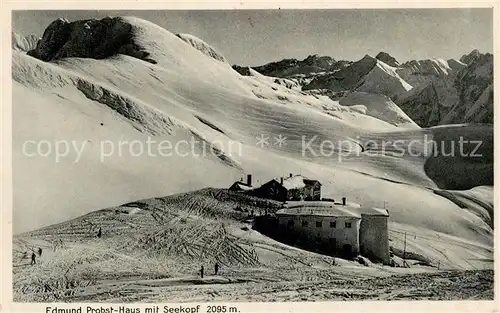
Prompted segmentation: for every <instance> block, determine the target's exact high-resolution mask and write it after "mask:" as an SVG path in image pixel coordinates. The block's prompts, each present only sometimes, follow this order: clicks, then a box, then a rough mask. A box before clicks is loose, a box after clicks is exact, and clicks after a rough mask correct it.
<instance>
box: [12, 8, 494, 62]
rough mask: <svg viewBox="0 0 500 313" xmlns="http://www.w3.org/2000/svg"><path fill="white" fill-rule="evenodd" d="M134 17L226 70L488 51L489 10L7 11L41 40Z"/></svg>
mask: <svg viewBox="0 0 500 313" xmlns="http://www.w3.org/2000/svg"><path fill="white" fill-rule="evenodd" d="M105 16H137V17H141V18H144V19H146V20H149V21H151V22H153V23H156V24H158V25H160V26H161V27H163V28H165V29H167V30H168V31H170V32H172V33H188V34H191V35H194V36H196V37H198V38H201V39H202V40H204V41H205V42H207V43H208V44H210V45H211V46H212V47H214V48H215V49H216V50H218V51H219V52H221V53H222V54H223V55H224V56H225V57H226V59H228V61H229V62H230V63H231V64H238V65H243V66H256V65H262V64H265V63H268V62H271V61H278V60H281V59H284V58H297V59H304V58H305V57H307V56H308V55H311V54H319V55H328V56H331V57H333V58H334V59H337V60H340V59H342V60H350V61H356V60H358V59H360V58H362V57H363V56H364V55H366V54H369V55H372V56H375V55H376V54H377V53H378V52H380V51H385V52H387V53H389V54H391V55H392V56H394V57H395V58H396V59H397V60H398V61H399V62H401V63H403V62H405V61H408V60H415V59H417V60H420V59H427V58H443V59H449V58H456V59H459V58H460V57H461V56H462V55H463V54H466V53H469V52H470V51H472V50H473V49H479V51H481V52H483V53H485V52H490V53H492V52H493V10H492V9H384V10H381V9H378V10H373V9H363V10H354V9H350V10H339V9H336V10H335V9H329V10H224V11H222V10H210V11H199V10H183V11H175V10H158V11H145V10H135V11H102V10H101V11H60V10H52V11H14V12H13V14H12V27H13V31H15V32H17V33H19V34H22V35H28V34H34V35H38V36H42V34H43V30H44V29H45V28H46V27H47V26H48V25H49V24H50V22H52V21H53V20H55V19H57V18H59V17H64V18H67V19H68V20H70V21H74V20H78V19H87V18H102V17H105Z"/></svg>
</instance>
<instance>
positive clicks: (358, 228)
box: [276, 201, 390, 264]
mask: <svg viewBox="0 0 500 313" xmlns="http://www.w3.org/2000/svg"><path fill="white" fill-rule="evenodd" d="M276 217H277V220H278V227H279V231H280V232H282V233H286V234H290V235H294V236H298V237H300V238H303V239H305V240H307V241H310V242H311V243H315V244H320V245H321V246H322V247H324V248H326V250H327V251H328V252H329V253H330V254H334V255H340V256H347V257H352V256H356V255H359V254H361V255H363V256H366V257H368V258H369V259H371V260H373V261H378V262H382V263H383V264H389V263H390V254H389V231H388V218H389V214H388V212H387V211H386V210H381V209H372V208H369V209H367V208H361V207H360V206H359V205H355V204H347V203H345V202H344V204H339V203H331V202H324V201H317V202H315V201H311V202H307V201H303V202H295V203H293V202H288V203H286V204H285V208H284V209H281V210H279V211H277V212H276Z"/></svg>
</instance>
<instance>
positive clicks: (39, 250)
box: [38, 248, 42, 256]
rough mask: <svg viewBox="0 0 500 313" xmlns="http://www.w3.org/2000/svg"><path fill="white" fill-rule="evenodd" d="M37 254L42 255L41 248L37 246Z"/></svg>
mask: <svg viewBox="0 0 500 313" xmlns="http://www.w3.org/2000/svg"><path fill="white" fill-rule="evenodd" d="M38 255H39V256H42V248H38Z"/></svg>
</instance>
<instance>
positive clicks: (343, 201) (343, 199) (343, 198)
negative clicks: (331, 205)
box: [342, 197, 346, 205]
mask: <svg viewBox="0 0 500 313" xmlns="http://www.w3.org/2000/svg"><path fill="white" fill-rule="evenodd" d="M345 202H346V198H345V197H342V205H345Z"/></svg>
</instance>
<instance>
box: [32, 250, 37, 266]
mask: <svg viewBox="0 0 500 313" xmlns="http://www.w3.org/2000/svg"><path fill="white" fill-rule="evenodd" d="M34 264H36V254H35V252H33V253H32V254H31V265H34Z"/></svg>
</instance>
